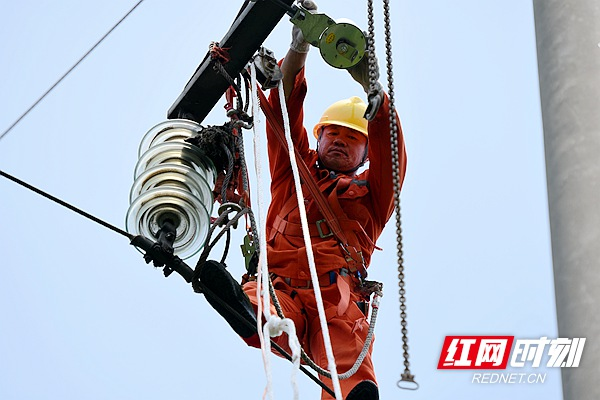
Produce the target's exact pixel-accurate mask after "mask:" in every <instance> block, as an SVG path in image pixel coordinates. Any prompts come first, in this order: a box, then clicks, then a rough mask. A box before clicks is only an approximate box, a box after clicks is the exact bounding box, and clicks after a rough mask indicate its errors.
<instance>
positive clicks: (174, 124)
mask: <svg viewBox="0 0 600 400" xmlns="http://www.w3.org/2000/svg"><path fill="white" fill-rule="evenodd" d="M201 129H202V127H201V126H200V124H198V123H196V122H194V121H190V120H187V119H172V120H168V121H163V122H161V123H159V124H157V125H155V126H154V127H152V128H151V129H150V130H149V131H148V132H147V133H146V134H145V135H144V137H143V138H142V141H141V143H140V147H139V149H138V157H140V156H141V155H142V154H144V153H145V152H146V151H147V150H148V149H149V148H150V147H153V146H155V145H157V144H160V143H164V142H184V141H185V139H188V138H190V137H192V136H194V135H196V133H198V132H200V130H201Z"/></svg>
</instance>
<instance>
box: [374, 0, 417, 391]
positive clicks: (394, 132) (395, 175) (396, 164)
mask: <svg viewBox="0 0 600 400" xmlns="http://www.w3.org/2000/svg"><path fill="white" fill-rule="evenodd" d="M389 8H390V6H389V0H383V15H384V24H385V53H386V67H387V80H388V97H389V122H390V136H391V142H392V146H391V147H392V184H393V185H394V208H395V211H396V249H397V257H398V295H399V301H400V325H401V326H402V330H401V332H402V350H403V353H402V355H403V357H404V372H403V373H402V374H401V375H400V380H399V381H398V383H397V385H398V387H399V388H401V389H411V390H415V389H418V387H419V384H418V383H417V382H415V380H414V378H415V377H414V375H412V374H411V373H410V362H409V361H408V359H409V354H408V329H407V328H406V326H407V322H406V289H405V282H404V257H403V251H402V223H401V218H400V217H401V213H400V176H399V170H400V160H399V156H398V133H399V129H398V123H397V120H396V107H395V105H394V74H393V59H392V30H391V23H390V9H389ZM367 14H368V19H369V38H368V51H369V86H370V89H371V90H373V89H374V88H375V87H376V83H377V77H378V76H377V71H376V68H377V64H376V62H377V61H376V58H375V40H374V34H375V33H374V32H375V29H374V25H375V23H374V16H373V0H368V4H367ZM405 383H409V384H411V386H406V385H403V384H405Z"/></svg>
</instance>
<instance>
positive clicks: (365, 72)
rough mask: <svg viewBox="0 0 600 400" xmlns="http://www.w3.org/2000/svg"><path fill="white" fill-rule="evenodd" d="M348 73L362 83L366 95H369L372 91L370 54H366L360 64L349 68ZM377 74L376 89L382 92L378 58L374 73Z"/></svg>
mask: <svg viewBox="0 0 600 400" xmlns="http://www.w3.org/2000/svg"><path fill="white" fill-rule="evenodd" d="M348 72H349V73H350V76H352V78H353V79H354V80H355V81H356V82H358V83H360V85H361V86H362V87H363V89H364V91H365V93H369V89H370V80H369V53H368V52H365V55H364V57H363V58H362V59H361V60H360V61H359V62H358V64H356V65H354V66H352V67H350V68H348ZM373 72H374V74H375V82H376V83H375V89H376V90H381V89H382V86H381V84H380V83H379V63H378V62H377V57H375V70H374V71H373Z"/></svg>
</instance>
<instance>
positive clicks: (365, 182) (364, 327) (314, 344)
mask: <svg viewBox="0 0 600 400" xmlns="http://www.w3.org/2000/svg"><path fill="white" fill-rule="evenodd" d="M306 91H307V85H306V80H305V78H304V68H303V69H302V70H301V71H300V72H299V73H298V74H297V76H296V80H295V83H294V88H293V90H292V93H291V94H290V97H289V99H288V102H287V106H288V113H289V118H290V128H291V133H292V139H293V141H294V143H295V145H296V149H297V151H298V152H299V153H300V155H301V156H302V158H303V159H304V161H305V162H306V165H307V166H308V167H309V170H310V172H311V174H312V176H313V177H314V178H315V180H316V182H317V184H318V185H319V187H320V188H321V190H322V192H323V193H324V194H325V196H326V197H327V198H328V201H329V203H330V204H331V206H332V209H333V210H334V211H335V210H339V207H341V209H342V210H343V212H344V213H345V214H346V216H347V218H348V219H350V220H354V221H358V222H359V223H360V226H362V228H363V229H364V232H360V231H361V229H360V227H358V226H355V225H353V224H347V225H349V226H351V227H352V226H355V228H356V229H354V230H355V234H356V235H357V237H358V240H359V243H360V247H361V249H360V250H362V254H363V257H364V259H365V265H366V266H368V265H369V262H370V259H371V254H372V253H373V250H374V248H375V245H374V242H376V240H377V238H378V237H379V235H380V234H381V232H382V230H383V228H384V226H385V224H386V222H387V221H388V219H389V218H390V216H391V214H392V212H393V210H394V200H393V196H394V192H393V187H392V159H391V152H390V147H391V144H390V137H389V136H390V134H389V132H390V130H389V122H388V118H389V117H388V116H389V102H388V98H387V96H385V101H384V103H383V105H382V106H381V107H380V109H379V111H378V113H377V115H376V117H375V119H374V120H373V121H371V122H369V127H368V131H369V141H368V157H369V160H370V163H369V169H368V170H367V171H365V172H362V173H361V174H359V175H356V176H354V177H352V176H347V175H344V174H341V173H336V172H334V171H328V170H326V169H323V168H320V167H319V166H318V165H317V164H318V163H317V161H318V156H317V152H316V151H315V150H311V149H309V141H308V136H307V132H306V129H305V128H304V126H303V102H304V98H305V96H306ZM269 102H270V103H271V106H272V107H273V109H274V110H280V107H279V95H278V93H277V90H273V91H272V92H271V94H270V97H269ZM398 127H399V140H398V142H399V149H400V151H399V159H400V175H399V176H400V179H401V181H402V180H403V179H404V173H405V170H406V153H405V149H404V139H403V137H402V132H401V130H400V123H399V121H398ZM267 139H268V151H269V164H270V172H271V195H272V200H271V205H270V207H269V212H268V215H267V221H266V226H267V232H266V234H267V259H268V264H269V271H270V272H271V273H272V274H273V277H274V278H273V284H274V286H275V289H276V292H277V296H278V298H279V301H280V303H281V306H282V308H283V313H284V315H285V317H287V318H290V319H292V320H293V321H294V323H295V325H296V331H297V334H298V338H299V340H300V343H301V344H302V347H303V348H304V349H305V351H306V352H307V354H308V355H309V356H310V357H311V358H312V359H313V360H314V361H315V362H316V363H317V364H318V365H320V366H321V367H322V368H324V369H328V365H327V364H328V363H327V356H326V354H325V347H324V342H323V338H322V332H321V326H320V322H319V315H318V311H317V305H316V302H315V296H314V292H313V289H312V285H311V283H310V271H309V267H308V258H307V255H306V248H305V245H304V239H303V236H302V230H301V225H300V214H299V210H298V203H297V198H296V189H295V186H294V181H293V176H292V170H291V167H290V161H289V153H288V151H287V149H286V148H284V147H283V146H282V145H281V144H280V142H279V141H278V140H277V138H276V137H275V134H274V132H273V131H272V130H271V129H270V128H267ZM304 194H305V204H306V210H307V218H308V222H309V225H310V230H311V241H312V247H313V253H314V257H315V264H316V268H317V272H318V275H319V283H320V287H321V293H322V298H323V303H324V308H325V313H326V317H327V323H328V327H329V332H330V336H331V342H332V347H333V351H334V356H335V360H336V364H337V370H338V372H339V373H344V372H346V371H347V370H349V369H350V368H351V367H352V365H353V364H354V362H355V361H356V359H357V357H358V355H359V353H360V351H361V350H362V347H363V344H364V341H365V339H366V336H367V331H368V328H369V324H368V322H367V319H366V315H365V314H364V313H363V311H362V310H361V309H360V308H359V305H358V304H357V302H360V301H362V300H364V299H362V298H361V296H360V294H359V293H358V291H357V283H358V279H356V277H353V276H351V275H346V273H345V270H342V269H345V268H347V263H346V261H345V259H344V256H343V254H342V250H341V247H340V245H339V244H338V241H337V240H336V238H335V237H334V236H329V237H326V238H321V237H320V236H319V231H318V227H317V221H319V220H322V219H323V216H322V215H321V213H320V212H319V210H318V208H317V206H316V204H315V202H314V200H313V199H312V197H311V196H310V194H309V192H308V191H307V190H306V189H305V190H304ZM338 218H339V219H340V222H341V223H342V227H344V226H345V224H344V223H343V222H344V221H343V219H345V218H346V217H345V216H343V215H338ZM319 227H320V228H321V230H322V231H323V233H324V234H327V233H328V232H329V231H328V227H327V226H326V223H324V222H323V223H320V226H319ZM365 233H366V234H365ZM341 271H344V272H341ZM340 273H341V275H340ZM344 275H345V276H344ZM243 288H244V291H245V292H246V293H247V294H248V297H249V298H250V301H251V302H252V304H253V305H254V306H255V308H256V305H257V299H256V283H255V282H248V283H246V284H245V285H244V287H243ZM271 311H272V313H275V309H274V307H272V310H271ZM283 336H284V335H282V336H280V337H277V338H274V340H275V341H276V342H277V344H279V345H280V346H282V347H283V348H284V349H287V350H289V347H288V346H287V341H288V339H287V337H283ZM246 342H247V343H248V344H249V345H251V346H255V347H260V343H259V342H258V339H257V337H256V335H255V336H254V337H252V338H249V339H246ZM371 351H372V346H371V348H370V349H369V353H368V355H367V357H366V358H365V359H364V361H363V363H362V365H361V367H360V368H359V370H358V371H357V372H356V374H354V375H353V376H352V377H351V378H348V379H344V380H341V381H340V384H341V388H342V393H343V396H344V397H345V396H346V395H347V394H348V392H349V391H350V390H352V388H353V387H354V386H356V384H358V383H359V382H360V381H363V380H366V379H369V380H372V381H373V382H376V379H375V373H374V370H373V364H372V361H371ZM321 379H322V380H323V381H324V382H325V383H326V384H328V385H329V387H332V386H331V380H329V379H326V378H324V377H321ZM322 398H323V399H331V398H332V397H331V396H330V395H329V394H327V393H326V392H324V391H323V394H322Z"/></svg>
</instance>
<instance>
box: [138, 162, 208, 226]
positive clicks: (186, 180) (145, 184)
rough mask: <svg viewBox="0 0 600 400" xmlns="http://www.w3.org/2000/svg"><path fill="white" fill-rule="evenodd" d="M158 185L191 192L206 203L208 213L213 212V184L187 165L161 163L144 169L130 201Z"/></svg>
mask: <svg viewBox="0 0 600 400" xmlns="http://www.w3.org/2000/svg"><path fill="white" fill-rule="evenodd" d="M157 187H160V188H176V189H182V190H186V191H188V192H191V193H192V194H193V195H195V196H196V197H198V199H199V200H200V201H201V202H202V204H204V206H205V207H206V209H207V211H208V213H209V214H211V213H212V206H213V203H214V197H213V192H212V186H209V184H208V183H207V182H206V180H205V179H204V178H203V177H202V176H201V175H200V174H199V173H197V172H196V171H195V170H193V169H191V168H189V167H187V166H185V165H177V164H159V165H157V166H155V167H152V168H150V169H148V170H146V171H144V172H143V173H142V174H141V175H140V176H139V177H138V178H137V179H136V180H135V182H134V183H133V186H132V187H131V192H130V193H129V202H130V203H133V202H134V201H135V199H136V198H137V197H138V196H139V195H141V194H142V193H143V192H145V191H148V190H150V189H154V188H157Z"/></svg>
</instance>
